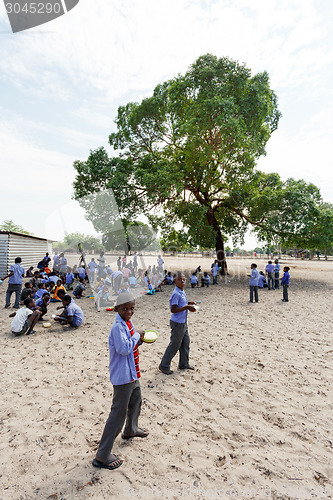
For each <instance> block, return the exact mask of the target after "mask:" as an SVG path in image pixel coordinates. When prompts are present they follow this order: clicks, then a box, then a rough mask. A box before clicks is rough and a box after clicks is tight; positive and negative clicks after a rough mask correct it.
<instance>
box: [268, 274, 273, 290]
mask: <svg viewBox="0 0 333 500" xmlns="http://www.w3.org/2000/svg"><path fill="white" fill-rule="evenodd" d="M271 282H272V289H273V290H274V288H275V286H274V285H275V276H274V273H267V284H268V290H270V289H271Z"/></svg>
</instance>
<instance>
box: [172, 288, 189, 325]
mask: <svg viewBox="0 0 333 500" xmlns="http://www.w3.org/2000/svg"><path fill="white" fill-rule="evenodd" d="M169 304H170V310H171V306H178V307H184V306H186V305H187V304H188V302H187V298H186V293H185V292H184V290H181V289H180V288H178V286H176V287H175V289H174V291H173V292H172V294H171V297H170V299H169ZM187 312H188V311H187V309H185V311H181V312H179V313H171V321H174V322H175V323H186V321H187Z"/></svg>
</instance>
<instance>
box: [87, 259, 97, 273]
mask: <svg viewBox="0 0 333 500" xmlns="http://www.w3.org/2000/svg"><path fill="white" fill-rule="evenodd" d="M88 267H89V271H90V272H91V273H92V272H94V271H95V269H97V267H98V265H97V264H96V262H95V261H94V260H91V261H90V262H89V264H88Z"/></svg>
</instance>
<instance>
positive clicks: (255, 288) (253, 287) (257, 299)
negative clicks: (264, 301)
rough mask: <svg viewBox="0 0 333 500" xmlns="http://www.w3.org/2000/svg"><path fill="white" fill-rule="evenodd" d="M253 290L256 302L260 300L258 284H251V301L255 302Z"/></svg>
mask: <svg viewBox="0 0 333 500" xmlns="http://www.w3.org/2000/svg"><path fill="white" fill-rule="evenodd" d="M253 292H254V300H255V301H256V302H259V296H258V286H254V285H250V302H253Z"/></svg>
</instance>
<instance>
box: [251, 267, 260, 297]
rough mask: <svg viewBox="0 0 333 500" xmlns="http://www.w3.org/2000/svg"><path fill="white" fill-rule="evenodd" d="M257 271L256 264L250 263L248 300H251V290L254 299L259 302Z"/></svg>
mask: <svg viewBox="0 0 333 500" xmlns="http://www.w3.org/2000/svg"><path fill="white" fill-rule="evenodd" d="M259 276H260V274H259V271H258V269H257V264H251V277H250V283H249V285H250V302H253V292H254V300H255V301H256V302H259V296H258V285H259Z"/></svg>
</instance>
